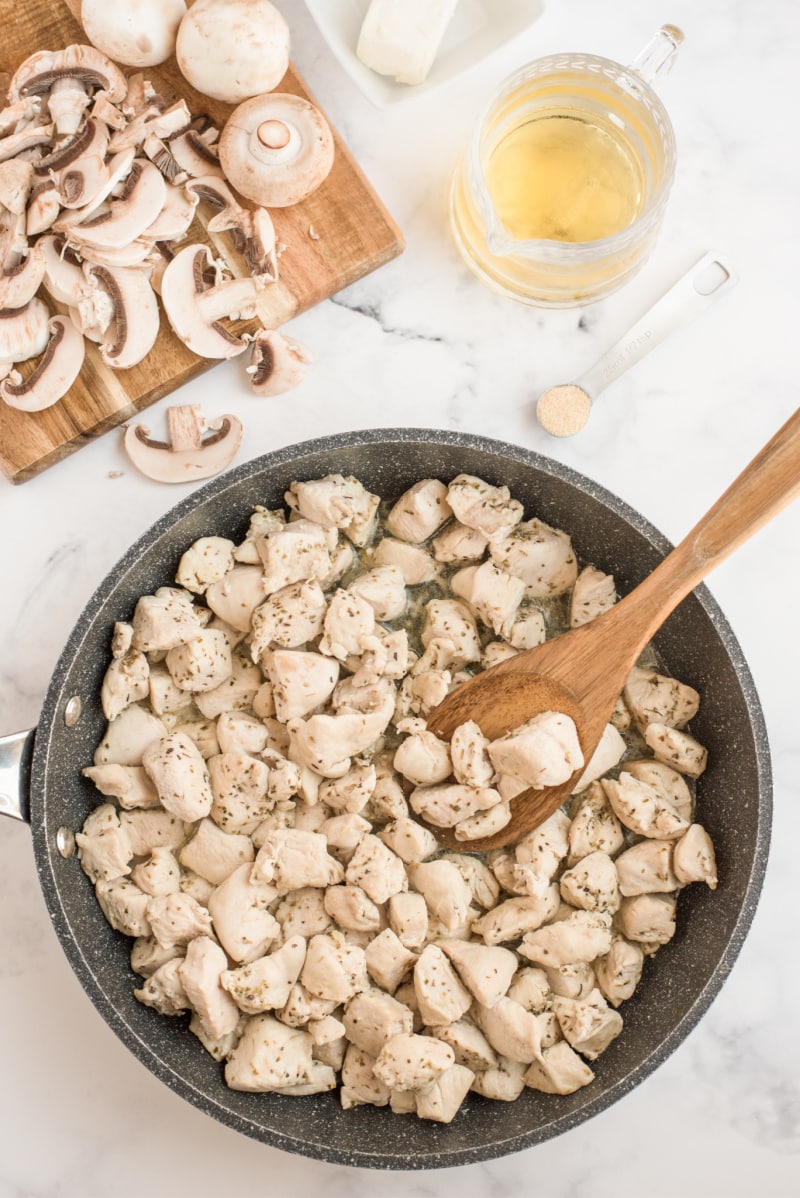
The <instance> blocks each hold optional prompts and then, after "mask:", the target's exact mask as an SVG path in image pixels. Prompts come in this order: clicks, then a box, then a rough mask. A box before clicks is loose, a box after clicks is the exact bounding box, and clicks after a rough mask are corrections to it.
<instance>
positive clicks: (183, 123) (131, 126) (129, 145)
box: [109, 100, 192, 153]
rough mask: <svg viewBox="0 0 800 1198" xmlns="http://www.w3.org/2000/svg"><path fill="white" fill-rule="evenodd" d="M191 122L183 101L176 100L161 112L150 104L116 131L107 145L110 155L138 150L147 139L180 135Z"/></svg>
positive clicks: (155, 105) (157, 106)
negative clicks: (121, 151) (120, 151)
mask: <svg viewBox="0 0 800 1198" xmlns="http://www.w3.org/2000/svg"><path fill="white" fill-rule="evenodd" d="M191 120H192V114H191V113H190V111H189V108H188V105H187V103H186V101H185V100H178V101H177V102H176V103H175V104H172V105H170V107H169V108H165V109H164V110H163V111H162V109H161V107H160V106H159V105H158V104H151V105H149V106H148V107H147V108H145V109H144V111H143V112H140V113H139V114H138V115H137V116H135V117H134V118H133V120H132V121H129V122H128V124H127V125H126V126H125V127H124V129H119V130H117V131H116V132H115V133H114V134H113V136H112V138H111V141H110V143H109V148H110V149H111V151H112V153H117V152H118V151H119V150H131V149H138V147H139V146H141V145H142V144H143V143H144V141H145V140H146V139H147V138H148V137H157V138H169V137H174V136H175V134H176V133H182V132H183V131H184V129H186V128H188V126H189V125H190V123H191Z"/></svg>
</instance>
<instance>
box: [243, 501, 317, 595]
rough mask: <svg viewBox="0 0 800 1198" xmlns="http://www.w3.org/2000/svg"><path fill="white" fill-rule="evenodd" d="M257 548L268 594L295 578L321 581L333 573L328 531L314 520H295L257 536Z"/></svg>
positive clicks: (296, 579)
mask: <svg viewBox="0 0 800 1198" xmlns="http://www.w3.org/2000/svg"><path fill="white" fill-rule="evenodd" d="M334 536H335V534H334ZM256 549H257V550H258V554H259V557H260V558H261V561H262V563H263V566H264V588H265V590H266V593H267V595H274V593H275V592H276V591H280V590H282V589H283V587H287V586H289V585H290V584H291V583H293V582H313V581H319V580H320V579H321V578H324V577H325V576H326V575H327V574H329V573H330V569H331V558H330V554H329V552H328V540H327V536H326V531H325V529H323V528H321V527H320V525H319V524H314V523H312V521H311V520H302V519H301V520H293V521H291V522H290V523H289V524H285V525H283V526H282V527H281V528H278V529H276V530H275V531H274V532H270V533H268V534H267V535H266V536H264V537H257V538H256Z"/></svg>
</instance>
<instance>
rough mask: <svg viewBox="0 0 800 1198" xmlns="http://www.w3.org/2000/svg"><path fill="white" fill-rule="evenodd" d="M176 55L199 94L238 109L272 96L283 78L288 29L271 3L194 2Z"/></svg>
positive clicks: (264, 0) (245, 0)
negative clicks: (251, 100) (254, 98)
mask: <svg viewBox="0 0 800 1198" xmlns="http://www.w3.org/2000/svg"><path fill="white" fill-rule="evenodd" d="M175 53H176V56H177V59H178V66H179V67H180V69H181V71H182V73H183V75H184V76H185V78H186V79H188V80H189V82H190V83H191V84H192V85H193V86H194V87H196V88H197V90H198V91H199V92H202V93H203V94H204V95H206V96H211V97H212V98H213V99H215V100H224V101H226V103H228V104H238V103H239V101H240V100H246V99H247V98H248V97H249V96H257V95H259V94H260V93H261V92H267V91H271V90H272V88H273V87H277V86H278V84H279V83H280V81H281V79H282V78H283V76H284V75H285V74H286V71H287V68H288V66H289V26H288V25H287V23H286V21H285V19H284V18H283V16H282V15H281V14H280V13H279V12H278V10H277V8H275V6H274V5H273V4H270V3H269V0H195V3H194V4H193V5H192V7H191V8H190V10H189V11H188V12H187V14H186V16H185V17H184V18H183V20H182V21H181V25H180V29H179V30H178V40H177V45H176V49H175Z"/></svg>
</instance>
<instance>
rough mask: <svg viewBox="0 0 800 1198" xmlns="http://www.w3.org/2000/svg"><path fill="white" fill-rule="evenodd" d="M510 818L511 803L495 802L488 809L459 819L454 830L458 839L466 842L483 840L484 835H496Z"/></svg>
mask: <svg viewBox="0 0 800 1198" xmlns="http://www.w3.org/2000/svg"><path fill="white" fill-rule="evenodd" d="M510 820H511V804H510V803H495V805H494V806H493V807H490V808H489V809H488V810H487V811H479V812H477V814H476V815H469V816H467V818H466V819H461V820H459V821H458V823H457V824H456V826H455V828H454V829H453V831H454V832H455V836H456V840H463V841H465V842H468V841H470V840H483V839H484V837H489V836H494V835H495V833H497V832H500V831H501V830H502V829H503V828H505V826H506V824H508V823H509V822H510Z"/></svg>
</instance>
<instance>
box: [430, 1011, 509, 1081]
mask: <svg viewBox="0 0 800 1198" xmlns="http://www.w3.org/2000/svg"><path fill="white" fill-rule="evenodd" d="M430 1030H431V1034H432V1035H435V1036H436V1039H437V1040H441V1041H442V1042H443V1043H444V1044H449V1045H450V1047H451V1048H452V1050H453V1053H454V1054H455V1059H456V1064H457V1065H466V1067H467V1069H471V1070H472V1072H473V1073H482V1072H484V1070H486V1069H495V1068H497V1065H498V1063H499V1062H498V1057H497V1053H496V1052H495V1051H494V1049H493V1048H492V1046H491V1044H490V1043H489V1041H488V1040H487V1039H486V1037H485V1036H484V1034H483V1032H482V1031H481V1030H480V1028H479V1027H476V1026H475V1024H474V1023H468V1022H467V1021H466V1019H458V1020H457V1021H456V1022H455V1023H449V1024H446V1025H445V1026H443V1027H434V1028H431V1029H430Z"/></svg>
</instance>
